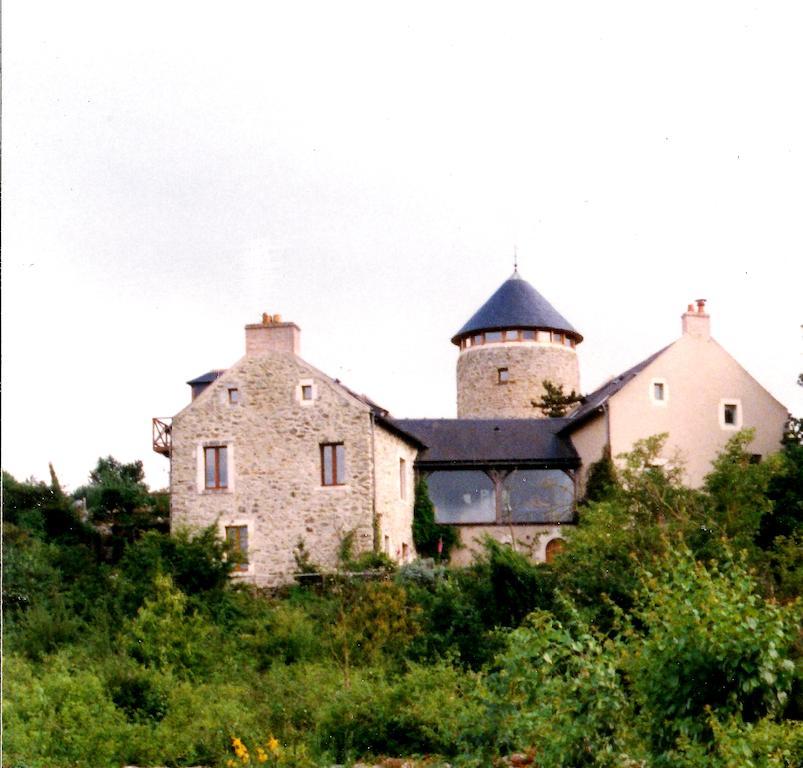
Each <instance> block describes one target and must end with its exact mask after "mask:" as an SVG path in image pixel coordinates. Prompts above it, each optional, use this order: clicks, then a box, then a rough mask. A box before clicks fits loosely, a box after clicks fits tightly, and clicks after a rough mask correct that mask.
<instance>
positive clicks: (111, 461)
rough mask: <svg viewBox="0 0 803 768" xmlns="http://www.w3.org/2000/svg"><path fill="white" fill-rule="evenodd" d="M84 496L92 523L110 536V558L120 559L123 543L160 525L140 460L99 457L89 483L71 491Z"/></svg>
mask: <svg viewBox="0 0 803 768" xmlns="http://www.w3.org/2000/svg"><path fill="white" fill-rule="evenodd" d="M73 498H74V499H85V500H86V506H87V510H88V511H89V518H90V520H91V522H92V523H94V524H95V525H96V526H99V527H100V528H101V529H105V530H106V531H107V533H108V535H109V537H110V543H111V547H112V559H113V560H115V561H116V560H117V559H119V557H120V555H121V554H122V550H123V546H124V545H125V543H126V542H133V541H135V540H136V539H137V538H138V537H139V535H140V534H141V533H142V532H143V531H146V530H151V529H154V528H160V527H163V521H162V519H161V517H160V515H159V514H158V512H157V509H159V508H160V504H159V501H158V500H157V499H156V498H155V497H154V496H153V495H152V494H151V493H150V492H149V490H148V486H147V485H146V484H145V473H144V471H143V469H142V462H141V461H132V462H131V463H129V464H123V463H121V462H119V461H118V460H117V459H115V458H114V457H112V456H107V457H106V458H100V459H98V463H97V466H96V467H95V469H93V470H92V472H90V473H89V484H88V485H84V486H81V487H80V488H78V490H76V491H75V492H74V493H73Z"/></svg>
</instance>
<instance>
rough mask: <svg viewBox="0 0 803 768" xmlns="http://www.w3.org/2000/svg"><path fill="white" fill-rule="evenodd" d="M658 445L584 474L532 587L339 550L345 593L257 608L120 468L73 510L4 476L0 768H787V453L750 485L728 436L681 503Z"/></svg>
mask: <svg viewBox="0 0 803 768" xmlns="http://www.w3.org/2000/svg"><path fill="white" fill-rule="evenodd" d="M798 426H799V425H798ZM662 440H663V438H662V437H661V436H658V437H654V438H651V439H649V440H646V441H644V442H642V443H640V444H638V445H637V446H635V448H634V450H633V452H632V453H630V454H628V455H627V456H626V457H625V458H624V461H623V463H622V464H621V465H620V466H621V469H620V470H618V471H616V470H614V468H613V465H612V463H610V462H609V461H607V462H606V461H605V460H603V461H602V462H601V463H600V464H599V465H598V466H597V467H595V469H594V472H593V474H592V476H593V478H594V479H593V482H592V484H591V487H590V491H589V497H590V500H589V501H587V502H586V503H585V505H584V506H583V507H582V509H581V514H580V523H579V525H578V526H577V527H576V528H572V529H570V530H568V532H567V537H568V542H567V545H566V547H565V548H564V550H563V551H562V552H561V553H560V554H559V555H558V556H557V557H556V558H555V560H554V561H553V563H551V564H549V565H547V564H533V563H531V562H529V561H528V560H527V559H526V558H525V557H523V556H522V555H521V554H518V553H517V552H515V551H514V550H513V549H512V548H510V547H506V546H501V545H498V544H496V543H494V542H492V541H488V542H487V543H486V546H485V551H484V553H483V554H482V556H481V557H479V558H477V559H476V561H475V562H474V563H473V565H471V566H470V567H467V568H462V569H458V568H454V569H451V568H446V567H443V566H441V565H435V564H434V563H433V561H432V560H428V561H417V562H414V563H412V564H410V565H407V566H404V567H402V568H399V569H396V568H394V567H393V566H392V565H391V564H390V563H388V562H386V561H384V560H383V558H381V557H378V556H373V555H371V556H367V557H366V556H364V557H363V558H362V559H358V560H356V561H355V559H354V558H353V556H352V555H351V553H350V551H349V546H348V541H347V540H346V541H344V546H343V547H342V573H340V574H336V575H334V576H332V577H330V578H328V579H327V580H326V581H325V582H324V583H323V584H320V583H318V584H316V583H310V584H309V585H307V586H301V585H298V586H293V587H288V588H287V589H285V590H283V591H282V592H281V593H279V594H270V595H268V594H261V593H259V592H257V591H254V590H251V589H248V588H246V587H243V586H238V585H237V584H236V583H234V582H233V581H232V580H231V579H230V578H229V576H230V572H231V569H232V568H233V567H234V564H233V562H232V559H231V558H228V557H227V555H228V553H227V550H226V546H225V544H224V543H223V542H221V541H220V540H219V539H218V538H217V537H216V534H215V531H214V530H212V529H210V530H206V531H200V532H198V531H196V532H187V531H183V532H182V531H179V532H176V533H174V535H172V536H170V535H168V534H167V532H166V530H165V520H166V507H165V500H164V498H163V497H162V496H160V495H158V494H151V493H150V492H149V491H148V489H147V487H146V486H145V484H144V483H143V480H142V471H141V465H139V464H131V465H123V464H120V463H119V462H116V461H115V460H114V459H112V458H107V459H101V460H100V461H99V462H98V466H97V467H96V468H95V470H93V472H92V473H91V475H90V482H89V484H88V485H87V486H86V487H84V488H81V489H79V490H78V491H76V493H75V494H73V495H72V497H69V496H67V495H65V494H64V493H63V492H62V490H61V488H60V487H59V484H58V480H57V479H56V476H55V473H51V475H52V476H51V482H50V483H49V484H45V483H41V482H36V481H27V482H19V481H17V480H15V479H14V478H13V477H11V476H9V475H7V474H6V475H4V478H3V479H4V487H3V500H4V505H3V519H4V538H3V555H4V560H3V568H4V573H3V610H4V654H3V703H4V734H3V736H4V743H3V749H4V756H3V765H4V766H25V767H26V768H60V767H62V766H64V767H66V766H87V767H92V766H98V767H100V766H102V767H104V768H106V767H107V766H122V765H140V766H157V765H162V766H165V765H166V766H194V765H206V766H220V767H222V766H227V768H230V767H231V766H235V765H238V766H244V765H266V766H271V765H274V766H275V765H281V766H329V765H332V764H334V763H340V764H349V763H350V762H353V761H354V760H356V759H370V758H371V757H375V756H379V755H390V756H419V757H423V756H426V755H429V756H433V757H432V758H431V761H432V763H435V764H437V762H438V761H442V762H446V761H448V762H449V763H450V764H451V765H454V766H476V767H477V768H479V767H480V766H490V765H493V764H494V763H495V762H496V761H497V760H499V759H500V758H502V757H504V756H510V755H513V754H516V756H517V757H516V759H517V760H518V761H519V763H520V764H526V763H531V764H532V765H535V766H543V767H547V766H572V767H577V766H611V767H613V766H621V767H624V766H630V767H635V766H644V767H645V768H646V767H650V768H652V767H654V768H663V767H667V768H668V767H669V766H672V768H677V767H680V768H684V767H688V768H697V767H701V766H714V768H719V767H722V768H726V767H727V768H743V767H745V766H757V767H758V766H761V767H764V766H766V767H769V766H789V767H791V766H800V765H803V724H801V720H802V719H803V663H801V657H803V644H802V643H801V634H800V625H801V621H800V620H801V601H800V599H799V596H800V593H801V585H802V584H803V558H801V544H803V527H801V520H802V519H803V445H801V441H800V431H799V429H798V430H797V432H795V431H794V430H791V429H790V432H789V435H788V436H787V440H786V442H785V445H784V447H783V450H782V451H781V452H780V453H779V454H777V455H776V456H773V457H769V458H767V459H766V460H764V461H762V462H761V463H758V464H754V463H751V457H750V453H749V452H748V448H749V441H750V434H749V433H739V434H737V435H736V437H734V439H733V440H731V441H730V443H729V444H728V446H727V447H726V449H725V450H724V451H723V453H722V454H721V455H720V456H719V458H718V459H717V461H716V462H715V464H714V465H713V468H712V472H711V474H710V475H709V477H708V479H707V481H706V484H705V487H704V488H702V489H701V490H699V491H693V490H690V489H688V488H685V487H683V485H682V484H681V483H680V471H679V470H678V469H677V468H667V467H656V466H655V461H654V459H655V457H656V456H657V455H658V453H659V452H660V448H661V444H662ZM77 499H81V500H85V503H82V504H81V505H76V500H77ZM299 560H300V564H301V565H303V566H304V569H305V570H308V571H311V570H314V564H312V563H310V562H309V561H308V559H307V558H305V556H304V553H303V550H302V551H301V552H300V558H299ZM367 569H372V570H374V571H375V573H376V575H375V577H374V578H369V579H365V578H361V579H357V578H353V577H350V576H348V575H347V574H348V573H349V572H353V571H358V570H359V571H365V570H367ZM313 581H314V580H313Z"/></svg>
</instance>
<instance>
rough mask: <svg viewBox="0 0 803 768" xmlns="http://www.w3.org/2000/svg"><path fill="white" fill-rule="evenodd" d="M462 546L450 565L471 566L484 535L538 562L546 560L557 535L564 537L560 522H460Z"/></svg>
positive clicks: (480, 547) (453, 554) (479, 550)
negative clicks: (478, 523) (491, 523)
mask: <svg viewBox="0 0 803 768" xmlns="http://www.w3.org/2000/svg"><path fill="white" fill-rule="evenodd" d="M457 528H458V530H459V531H460V548H459V549H457V550H455V551H454V552H453V553H452V559H451V564H452V565H457V566H465V565H470V564H471V562H472V561H473V559H474V555H475V554H476V553H478V552H481V551H482V540H483V539H484V538H485V536H490V537H491V538H493V539H496V540H497V541H498V542H500V543H501V544H509V545H510V546H512V547H513V548H514V549H515V550H516V551H517V552H521V553H522V554H525V555H527V556H528V557H530V558H531V559H532V560H535V561H536V562H539V563H543V562H544V561H545V560H546V545H547V544H548V543H549V542H550V541H551V540H552V539H556V538H563V533H562V532H561V526H559V525H458V526H457Z"/></svg>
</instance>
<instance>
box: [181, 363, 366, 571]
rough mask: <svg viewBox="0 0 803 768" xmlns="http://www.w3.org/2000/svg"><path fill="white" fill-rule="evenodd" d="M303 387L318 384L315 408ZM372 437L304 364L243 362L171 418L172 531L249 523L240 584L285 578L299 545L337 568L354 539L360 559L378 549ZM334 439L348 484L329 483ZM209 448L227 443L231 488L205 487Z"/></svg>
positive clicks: (350, 404)
mask: <svg viewBox="0 0 803 768" xmlns="http://www.w3.org/2000/svg"><path fill="white" fill-rule="evenodd" d="M302 381H303V382H304V383H311V384H312V393H313V399H312V400H311V401H304V400H303V399H302V395H301V384H302ZM232 388H236V389H238V392H239V400H238V402H237V403H231V402H230V399H229V394H228V391H229V389H232ZM371 431H372V430H371V417H370V410H369V408H368V407H367V406H366V405H365V404H364V403H362V402H360V401H358V400H357V399H356V398H354V397H352V396H351V395H349V394H348V393H347V392H346V391H345V390H343V388H342V387H340V386H338V385H337V384H336V383H334V382H333V381H331V380H330V379H328V378H327V377H326V376H324V375H323V374H321V373H320V372H319V371H317V370H315V369H314V368H312V367H311V366H309V365H307V364H306V363H304V361H302V360H301V359H300V358H298V357H295V356H293V355H289V354H283V353H280V352H265V353H264V354H263V355H260V356H254V357H251V356H249V357H245V358H243V359H242V360H240V361H239V362H238V363H237V364H235V365H234V366H233V367H232V368H230V369H229V370H228V371H227V372H226V373H225V374H224V375H223V376H222V377H221V378H219V379H218V380H217V381H215V382H214V383H213V384H211V385H210V386H209V388H208V389H207V390H206V391H205V392H203V394H201V395H200V396H199V397H198V398H197V399H196V400H195V401H193V402H192V403H191V404H190V405H189V406H188V407H187V408H185V409H184V410H183V411H182V412H181V413H179V414H178V415H177V416H176V417H175V418H174V419H173V455H172V467H171V527H172V528H173V529H175V528H177V527H180V526H189V527H195V528H197V527H204V526H208V525H210V524H213V523H215V524H217V525H218V526H220V529H221V532H222V531H223V528H224V527H225V526H226V525H247V526H248V537H249V565H248V569H247V571H245V572H244V573H242V574H241V577H242V578H244V579H247V580H249V581H252V582H254V583H257V584H260V585H274V584H279V583H282V582H285V581H287V580H288V577H289V575H290V574H291V573H293V572H294V571H295V570H296V564H295V560H294V558H293V551H294V548H295V547H296V544H297V543H298V541H299V540H303V541H304V543H305V546H306V548H307V550H308V551H309V553H310V557H311V560H312V561H313V562H315V563H317V564H319V565H321V566H323V567H324V568H327V569H331V568H334V567H335V566H336V564H337V552H338V545H339V542H340V541H341V540H342V538H343V536H344V535H346V534H347V533H348V532H350V531H354V544H355V551H356V552H360V551H364V550H370V549H371V548H372V547H373V539H374V526H373V504H374V498H373V477H372V475H373V469H372V462H373V453H372V452H373V444H372V443H373V441H372V435H371ZM338 442H342V443H343V444H344V446H345V469H346V476H345V482H344V484H343V485H337V486H324V485H322V479H321V449H320V446H321V444H322V443H338ZM205 444H217V445H226V446H227V451H228V455H229V473H228V474H229V483H228V488H227V489H225V490H219V491H214V490H205V489H204V477H203V446H204V445H205Z"/></svg>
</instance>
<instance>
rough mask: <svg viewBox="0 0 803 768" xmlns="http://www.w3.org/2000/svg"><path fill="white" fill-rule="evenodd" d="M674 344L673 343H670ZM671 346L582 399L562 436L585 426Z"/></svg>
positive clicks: (568, 417) (571, 414) (569, 417)
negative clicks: (582, 425)
mask: <svg viewBox="0 0 803 768" xmlns="http://www.w3.org/2000/svg"><path fill="white" fill-rule="evenodd" d="M672 343H673V344H674V342H672ZM671 346H672V344H668V345H667V346H665V347H664V348H663V349H659V350H658V351H657V352H655V353H654V354H652V355H650V356H649V357H648V358H646V359H645V360H642V361H641V362H640V363H636V365H634V366H633V367H632V368H628V369H627V370H626V371H625V372H624V373H620V374H619V375H618V376H615V377H614V378H612V379H611V380H610V381H607V382H606V383H605V384H603V385H602V386H601V387H599V388H598V389H596V390H594V391H593V392H591V393H590V394H588V395H586V396H585V397H583V400H582V402H581V403H580V407H579V408H577V409H575V410H574V411H572V412H571V413H570V414H569V415H568V416H567V417H566V418H565V419H564V421H565V422H566V424H565V425H564V426H563V427H562V428H561V432H562V433H563V434H569V433H571V432H572V431H573V430H574V429H575V428H576V427H579V426H580V425H581V424H585V422H587V421H588V420H589V419H590V418H592V417H593V416H594V415H595V414H596V413H597V412H598V411H599V409H600V408H601V407H602V406H603V405H604V404H605V403H606V402H608V400H610V398H611V397H613V396H614V395H615V394H616V393H617V392H618V391H619V390H620V389H622V387H624V386H625V385H627V384H629V383H630V382H631V381H632V380H633V379H634V378H635V377H636V376H637V375H638V374H639V373H641V372H642V371H643V370H644V369H645V368H646V367H647V366H648V365H649V364H650V363H651V362H652V361H653V360H655V359H656V358H657V357H659V356H660V355H662V354H663V353H664V352H666V350H667V349H669V347H671Z"/></svg>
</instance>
